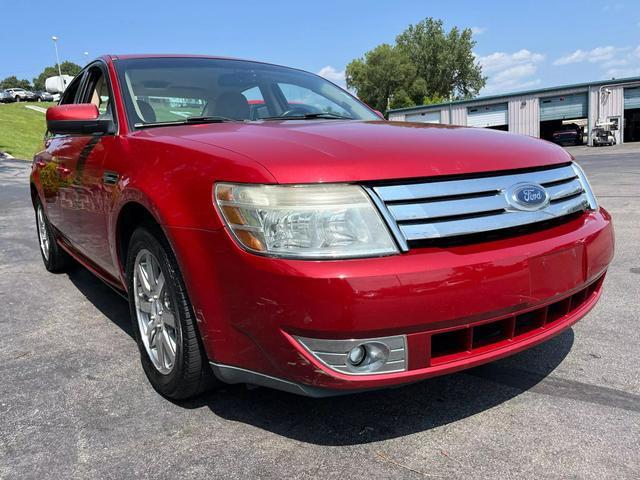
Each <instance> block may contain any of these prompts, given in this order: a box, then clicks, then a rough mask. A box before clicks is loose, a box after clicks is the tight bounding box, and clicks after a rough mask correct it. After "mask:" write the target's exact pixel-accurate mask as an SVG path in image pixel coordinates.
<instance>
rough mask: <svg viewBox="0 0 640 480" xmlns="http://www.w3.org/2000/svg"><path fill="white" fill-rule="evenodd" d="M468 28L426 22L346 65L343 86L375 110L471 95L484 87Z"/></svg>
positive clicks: (484, 78) (410, 26) (437, 22)
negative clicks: (345, 85)
mask: <svg viewBox="0 0 640 480" xmlns="http://www.w3.org/2000/svg"><path fill="white" fill-rule="evenodd" d="M475 45H476V42H475V41H474V40H473V38H472V34H471V29H470V28H465V29H464V30H460V29H459V28H457V27H453V28H452V29H451V30H449V32H445V30H444V28H443V26H442V21H441V20H434V19H433V18H427V19H425V20H423V21H421V22H420V23H418V24H417V25H409V27H408V28H407V29H406V30H405V31H404V32H402V33H401V34H400V35H398V36H397V38H396V45H389V44H386V43H385V44H382V45H379V46H377V47H376V48H374V49H373V50H371V51H369V52H367V53H365V54H364V57H362V58H357V59H355V60H353V61H352V62H351V63H349V65H347V70H346V77H347V78H346V79H347V86H348V87H349V88H353V89H354V90H355V91H356V93H357V95H358V97H360V98H361V99H362V100H363V101H364V102H366V103H368V104H369V105H370V106H372V107H373V108H375V109H377V110H381V111H386V110H387V109H388V108H389V107H391V108H401V107H409V106H413V105H422V104H425V103H440V102H445V101H447V100H458V99H462V98H471V97H474V96H476V95H477V94H478V93H479V92H480V89H482V87H484V85H485V83H486V77H483V76H482V67H481V66H480V64H478V63H477V62H476V59H475V57H474V55H473V48H474V47H475Z"/></svg>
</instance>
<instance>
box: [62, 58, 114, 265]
mask: <svg viewBox="0 0 640 480" xmlns="http://www.w3.org/2000/svg"><path fill="white" fill-rule="evenodd" d="M79 100H80V102H79V103H93V104H94V105H95V106H96V107H98V112H99V113H100V118H108V119H111V120H114V122H115V120H116V119H115V114H114V110H115V109H114V108H113V94H112V89H111V84H110V79H109V75H108V71H107V68H106V65H104V64H103V63H102V62H97V63H96V64H94V65H93V66H90V67H89V68H88V69H87V73H86V77H85V81H84V82H83V87H82V93H81V95H80V96H79ZM115 123H116V127H117V122H115ZM114 131H117V128H116V129H114ZM83 137H84V138H83ZM75 141H76V151H75V158H74V159H73V161H72V162H70V163H69V166H68V168H69V170H70V172H69V175H70V176H71V177H72V178H73V181H72V182H71V183H70V193H71V205H70V206H69V208H68V209H67V210H66V211H65V223H68V229H67V232H68V237H69V240H70V242H71V244H72V245H73V247H74V248H76V249H77V250H79V251H80V252H82V253H83V254H84V255H86V256H87V257H88V258H89V259H90V260H91V261H93V262H94V263H95V264H97V266H99V267H101V268H102V269H103V270H106V271H108V272H113V271H114V269H113V261H112V258H111V252H110V250H109V242H108V239H107V215H108V205H109V201H108V197H109V196H110V193H111V189H112V188H113V184H114V182H115V181H117V175H115V174H114V173H113V172H108V171H107V172H105V163H106V162H108V160H109V156H110V155H111V154H112V153H113V150H114V148H115V147H114V146H115V141H116V135H114V134H104V135H85V136H78V137H76V140H75ZM114 175H115V176H114Z"/></svg>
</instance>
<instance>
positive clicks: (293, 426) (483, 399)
mask: <svg viewBox="0 0 640 480" xmlns="http://www.w3.org/2000/svg"><path fill="white" fill-rule="evenodd" d="M573 340H574V334H573V330H571V329H570V330H567V331H565V332H563V333H561V334H560V335H558V336H556V337H555V338H553V339H551V340H549V341H548V342H546V343H544V344H542V345H539V346H537V347H534V348H532V349H530V350H528V351H525V352H522V353H520V354H516V355H514V356H512V357H509V358H506V359H503V360H500V361H497V362H494V363H491V364H487V365H484V366H481V367H477V368H474V369H471V370H467V371H466V372H462V373H456V374H452V375H445V376H441V377H436V378H433V379H429V380H425V381H422V382H419V383H415V384H412V385H408V386H404V387H400V388H394V389H387V390H379V391H373V392H367V393H359V394H354V395H347V396H340V397H331V398H322V399H313V398H306V397H300V396H297V395H293V394H288V393H284V392H279V391H275V390H270V389H267V388H257V389H253V390H248V389H246V388H244V387H240V386H233V387H227V388H225V389H223V390H218V391H215V392H212V393H211V394H209V395H205V396H202V397H200V398H197V399H194V400H192V401H189V402H182V403H180V405H181V406H183V407H185V408H200V407H202V406H207V407H208V408H210V409H211V411H212V412H213V413H215V414H216V415H218V416H220V417H222V418H224V419H227V420H230V421H234V422H243V423H246V424H249V425H253V426H255V427H258V428H261V429H264V430H267V431H270V432H273V433H275V434H278V435H282V436H284V437H287V438H291V439H294V440H297V441H301V442H306V443H312V444H318V445H327V446H343V445H355V444H363V443H370V442H378V441H381V440H386V439H390V438H398V437H403V436H406V435H410V434H413V433H418V432H422V431H425V430H429V429H432V428H436V427H439V426H442V425H446V424H449V423H452V422H456V421H458V420H461V419H463V418H466V417H469V416H472V415H474V414H476V413H479V412H482V411H485V410H488V409H490V408H492V407H495V406H497V405H500V404H502V403H503V402H506V401H508V400H510V399H512V398H514V397H516V396H517V395H519V394H520V393H522V392H524V391H527V390H529V389H530V388H532V387H533V386H535V385H536V384H537V383H539V382H540V381H541V380H543V379H544V378H545V377H547V376H548V375H549V374H550V373H551V372H552V371H553V370H554V369H555V368H556V367H557V366H558V365H559V364H560V363H561V362H562V360H563V359H564V358H565V357H566V356H567V354H568V353H569V351H570V350H571V346H572V345H573Z"/></svg>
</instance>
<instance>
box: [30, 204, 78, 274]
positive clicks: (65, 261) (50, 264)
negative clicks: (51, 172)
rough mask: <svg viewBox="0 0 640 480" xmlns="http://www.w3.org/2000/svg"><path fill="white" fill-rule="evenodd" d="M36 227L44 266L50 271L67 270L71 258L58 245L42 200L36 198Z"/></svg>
mask: <svg viewBox="0 0 640 480" xmlns="http://www.w3.org/2000/svg"><path fill="white" fill-rule="evenodd" d="M35 209H36V228H37V231H38V243H39V244H40V254H41V255H42V261H43V263H44V266H45V268H46V269H47V270H48V271H50V272H52V273H59V272H64V271H66V270H67V267H68V266H69V263H70V261H71V258H70V257H69V255H68V254H67V252H65V251H64V250H63V249H62V248H60V245H58V242H57V241H56V237H55V234H54V231H53V227H52V226H51V224H50V223H49V219H48V218H47V215H46V213H45V212H44V208H43V207H42V202H40V200H39V199H37V200H36V205H35Z"/></svg>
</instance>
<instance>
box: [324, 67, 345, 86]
mask: <svg viewBox="0 0 640 480" xmlns="http://www.w3.org/2000/svg"><path fill="white" fill-rule="evenodd" d="M318 75H320V76H321V77H324V78H326V79H327V80H329V81H331V82H333V83H337V84H338V85H342V86H344V85H345V73H344V70H338V69H336V68H335V67H332V66H331V65H327V66H326V67H322V68H321V69H320V70H319V71H318Z"/></svg>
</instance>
